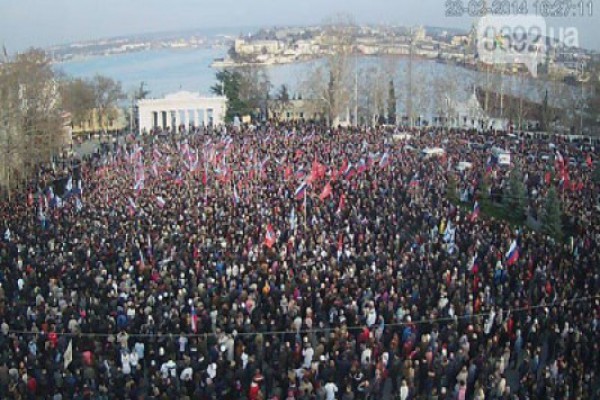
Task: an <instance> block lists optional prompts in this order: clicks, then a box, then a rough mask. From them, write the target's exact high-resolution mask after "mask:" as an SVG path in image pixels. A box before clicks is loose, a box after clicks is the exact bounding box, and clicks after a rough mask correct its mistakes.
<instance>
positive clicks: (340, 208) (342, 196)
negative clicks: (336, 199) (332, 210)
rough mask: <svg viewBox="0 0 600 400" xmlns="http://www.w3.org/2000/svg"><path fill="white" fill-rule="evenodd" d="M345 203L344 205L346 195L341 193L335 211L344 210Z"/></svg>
mask: <svg viewBox="0 0 600 400" xmlns="http://www.w3.org/2000/svg"><path fill="white" fill-rule="evenodd" d="M345 205H346V196H344V193H342V195H341V196H340V203H339V205H338V209H337V212H342V211H343V210H344V206H345Z"/></svg>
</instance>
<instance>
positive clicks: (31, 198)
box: [27, 192, 33, 207]
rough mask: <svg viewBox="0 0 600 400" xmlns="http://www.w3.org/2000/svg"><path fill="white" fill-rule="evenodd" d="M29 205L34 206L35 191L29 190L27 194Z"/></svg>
mask: <svg viewBox="0 0 600 400" xmlns="http://www.w3.org/2000/svg"><path fill="white" fill-rule="evenodd" d="M27 206H28V207H31V206H33V193H31V192H29V194H28V195H27Z"/></svg>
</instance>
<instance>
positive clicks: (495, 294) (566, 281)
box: [0, 123, 600, 400]
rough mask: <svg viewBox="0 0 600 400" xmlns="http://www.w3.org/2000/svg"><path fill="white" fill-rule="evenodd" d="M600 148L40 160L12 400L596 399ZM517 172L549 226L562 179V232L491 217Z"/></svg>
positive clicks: (349, 138) (243, 131)
mask: <svg viewBox="0 0 600 400" xmlns="http://www.w3.org/2000/svg"><path fill="white" fill-rule="evenodd" d="M492 147H499V148H504V149H506V150H507V151H510V153H511V165H510V166H500V165H496V164H494V162H493V160H492V159H491V158H490V149H491V148H492ZM425 148H440V149H443V151H442V152H440V153H439V154H436V155H435V156H432V157H424V155H423V154H424V153H423V152H422V150H423V149H425ZM598 160H600V149H599V148H598V145H596V147H594V145H593V144H590V143H589V142H585V141H581V142H577V143H572V142H570V141H569V140H567V139H565V138H561V137H555V136H542V137H533V136H527V135H523V134H519V135H509V134H507V133H505V132H485V133H480V132H476V131H465V130H444V129H413V130H407V131H405V132H399V131H398V129H395V130H390V128H376V127H373V128H361V129H358V128H326V127H324V126H320V125H312V124H309V123H302V124H301V123H298V124H292V123H290V124H285V125H277V126H275V125H273V126H269V125H267V126H263V127H258V128H256V127H241V128H239V127H231V126H229V127H219V128H216V129H212V128H211V129H199V130H194V131H193V132H189V133H183V134H174V135H168V134H167V135H158V134H155V135H152V136H146V137H138V138H130V140H129V141H128V142H127V143H126V144H119V145H115V146H114V148H111V149H108V150H107V151H102V152H98V153H96V154H93V155H91V156H89V157H85V158H84V159H83V160H82V161H81V163H79V164H77V168H73V167H72V166H70V165H66V166H64V170H62V169H61V168H60V166H59V167H58V168H54V169H49V170H41V171H40V173H39V175H38V177H37V178H36V179H35V181H34V182H31V183H30V185H29V186H28V187H27V188H26V189H22V190H20V191H19V192H18V193H14V194H13V196H12V197H11V200H10V201H3V202H2V203H0V215H1V218H0V221H1V222H0V233H2V237H0V398H6V399H38V398H40V399H53V400H59V399H251V400H256V399H279V400H284V399H287V400H292V399H297V400H300V399H326V400H333V399H344V400H351V399H385V398H390V399H391V398H394V399H396V398H399V399H402V400H406V399H440V400H441V399H444V400H445V399H453V400H454V399H458V400H464V399H476V400H483V399H513V398H518V399H556V400H558V399H598V398H600V391H599V390H600V387H599V382H600V377H599V371H600V349H599V346H600V269H599V267H598V266H599V265H600V249H599V248H598V243H600V218H599V216H600V211H599V206H598V205H599V200H600V199H599V194H600V183H599V182H597V181H595V180H594V179H593V177H594V171H595V169H596V168H598V167H597V162H598ZM461 161H466V162H469V163H470V164H468V166H469V167H468V168H461V170H457V168H456V166H457V165H458V163H459V162H461ZM516 166H518V167H519V168H520V170H521V171H522V172H523V181H524V183H525V185H526V199H525V201H526V203H527V210H528V213H529V215H530V219H531V220H539V215H540V214H541V213H543V212H544V210H543V208H544V203H545V198H546V194H547V192H548V190H549V188H551V187H555V188H556V190H557V191H558V193H559V198H560V201H561V205H562V210H563V213H564V225H563V226H564V232H563V238H560V239H558V238H552V237H549V236H547V235H545V234H544V233H542V232H541V231H540V230H534V229H532V228H530V227H528V226H526V225H525V224H516V225H515V224H514V222H512V221H509V220H507V219H505V218H504V217H503V215H498V214H497V213H495V214H494V213H489V212H487V209H486V208H485V207H483V208H482V209H481V212H478V211H477V210H476V209H474V203H475V202H477V203H478V204H480V205H486V204H492V200H493V199H496V201H498V202H500V206H501V205H502V202H505V201H504V200H503V199H501V198H502V194H504V195H506V190H507V182H508V179H509V176H510V172H511V170H513V169H514V168H515V167H516ZM61 177H64V179H58V178H61ZM57 182H61V183H60V184H59V183H57ZM486 192H487V193H486ZM490 193H494V194H495V196H496V197H494V196H492V200H489V199H488V198H489V197H490V196H489V194H490ZM455 194H456V195H455ZM484 199H488V200H484ZM490 207H491V206H490ZM508 212H510V210H508ZM505 213H506V210H505Z"/></svg>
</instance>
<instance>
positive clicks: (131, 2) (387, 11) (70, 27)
mask: <svg viewBox="0 0 600 400" xmlns="http://www.w3.org/2000/svg"><path fill="white" fill-rule="evenodd" d="M454 1H456V0H454ZM459 1H462V3H464V4H465V5H466V4H468V2H469V0H459ZM519 1H525V0H519ZM534 1H535V0H529V3H530V8H533V3H534ZM571 1H572V2H573V3H578V2H579V0H571ZM588 1H590V0H584V2H586V3H587V2H588ZM591 1H592V2H594V7H595V8H597V10H596V9H593V16H592V17H589V16H585V17H581V16H578V17H569V18H565V17H561V18H554V19H552V21H550V22H549V24H551V25H553V26H555V27H571V26H574V27H576V28H577V29H578V31H579V39H580V43H582V44H583V46H584V47H587V48H595V49H600V23H599V22H600V18H599V16H600V0H591ZM596 3H597V4H596ZM340 13H347V14H350V15H352V16H354V18H355V20H356V21H357V22H359V23H396V24H401V25H418V24H423V25H430V26H443V27H462V28H468V27H469V26H470V25H471V22H472V20H473V18H471V17H469V16H467V15H465V16H462V17H447V16H446V15H445V14H446V0H216V1H207V0H0V44H5V45H6V47H7V49H8V51H9V53H12V52H14V51H18V50H22V49H25V48H27V47H30V46H41V47H44V46H48V45H52V44H61V43H68V42H73V41H79V40H87V39H97V38H104V37H112V36H120V35H127V34H133V33H145V32H160V31H175V30H179V29H182V30H183V29H197V28H203V27H204V28H220V27H243V26H281V25H302V24H318V23H321V22H323V21H324V20H326V19H327V18H328V17H331V16H333V15H336V14H340Z"/></svg>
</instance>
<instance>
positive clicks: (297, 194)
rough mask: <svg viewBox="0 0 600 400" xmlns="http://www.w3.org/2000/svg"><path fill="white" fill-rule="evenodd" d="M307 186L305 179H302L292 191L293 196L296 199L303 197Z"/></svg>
mask: <svg viewBox="0 0 600 400" xmlns="http://www.w3.org/2000/svg"><path fill="white" fill-rule="evenodd" d="M307 186H308V183H306V181H304V182H302V183H301V184H300V186H298V187H297V188H296V191H295V192H294V197H295V198H296V199H297V200H301V199H302V198H303V197H304V195H305V193H306V188H307Z"/></svg>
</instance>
